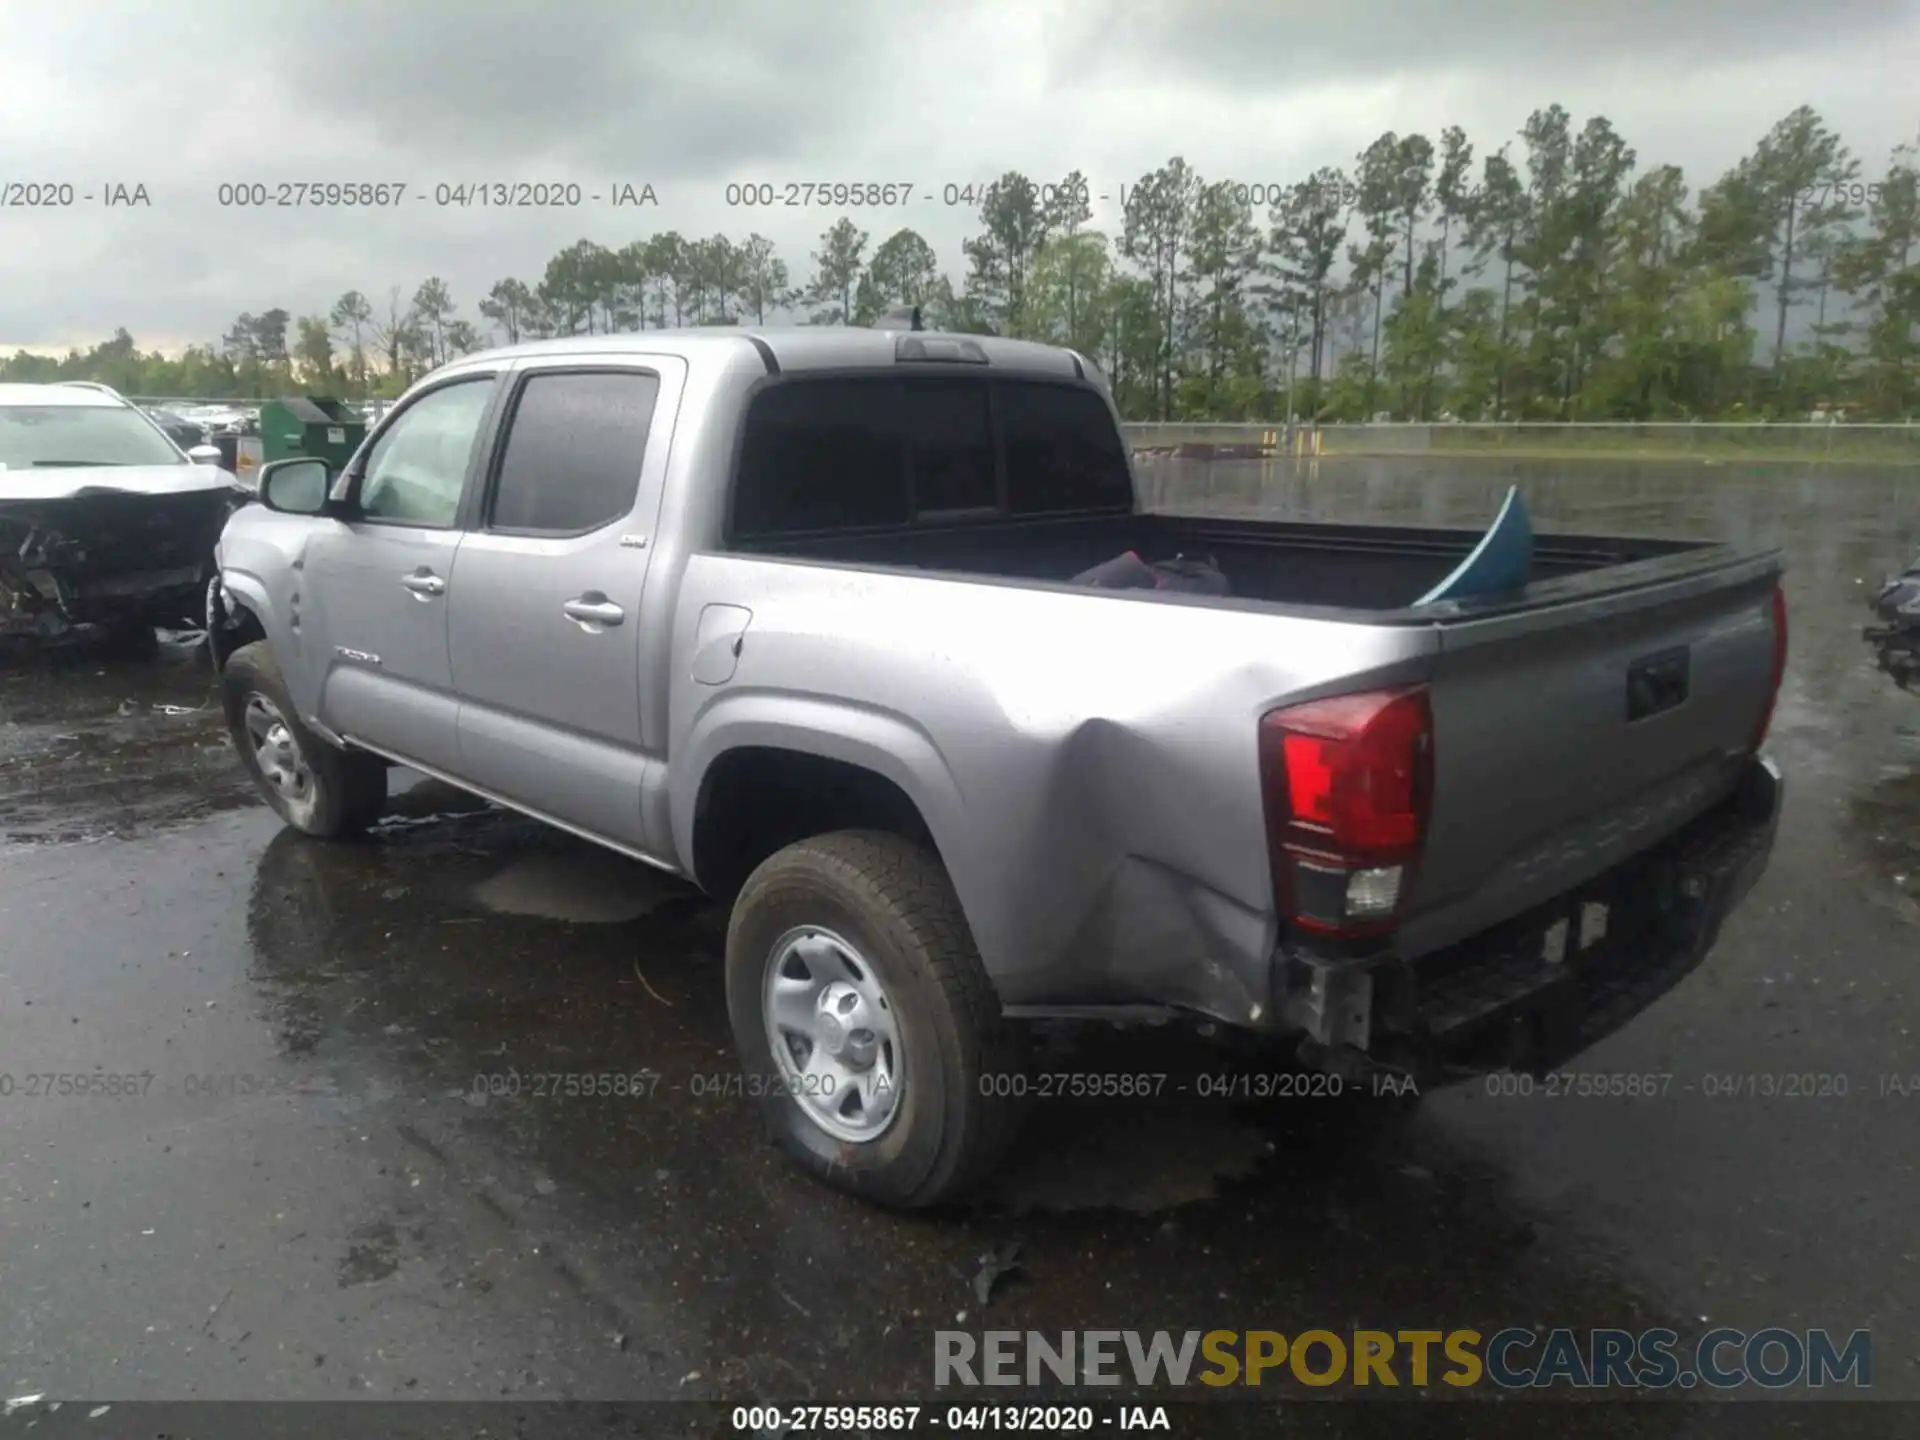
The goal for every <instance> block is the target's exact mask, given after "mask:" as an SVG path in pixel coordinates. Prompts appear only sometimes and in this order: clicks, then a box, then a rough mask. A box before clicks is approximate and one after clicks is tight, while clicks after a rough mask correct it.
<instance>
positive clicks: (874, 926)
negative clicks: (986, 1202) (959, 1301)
mask: <svg viewBox="0 0 1920 1440" xmlns="http://www.w3.org/2000/svg"><path fill="white" fill-rule="evenodd" d="M811 926H817V927H820V928H822V929H825V930H829V931H832V932H834V933H836V934H838V935H840V936H843V937H845V939H846V940H847V941H848V942H850V943H851V944H852V945H853V946H855V947H856V948H857V950H858V951H859V954H860V957H861V959H862V960H864V961H865V963H866V964H868V965H870V966H871V967H872V968H873V970H874V972H875V974H876V976H877V978H878V980H879V982H880V983H881V985H882V986H883V987H884V991H885V994H886V995H887V996H889V997H890V998H891V1001H892V1005H891V1010H892V1017H893V1023H894V1024H895V1025H896V1026H897V1027H898V1030H899V1032H900V1041H901V1048H902V1051H903V1052H904V1057H905V1058H904V1065H903V1070H902V1075H903V1084H902V1087H901V1093H900V1097H899V1100H898V1109H897V1111H896V1112H895V1113H894V1115H893V1118H892V1120H891V1123H890V1124H889V1125H888V1126H887V1128H886V1129H885V1130H884V1131H883V1132H882V1133H880V1134H879V1135H878V1137H877V1138H875V1139H873V1140H869V1141H853V1140H847V1139H842V1138H839V1137H836V1136H834V1135H832V1134H830V1133H829V1132H828V1131H827V1130H826V1129H824V1128H822V1126H821V1125H820V1124H819V1123H818V1122H816V1121H815V1120H814V1119H813V1118H812V1117H811V1116H810V1115H809V1114H808V1113H807V1110H806V1108H805V1107H804V1106H803V1104H802V1103H801V1100H800V1099H798V1098H796V1097H795V1095H794V1094H792V1093H791V1088H792V1087H791V1082H790V1080H789V1082H788V1083H785V1084H783V1083H780V1081H779V1080H777V1079H776V1078H775V1077H779V1076H780V1075H781V1074H782V1070H781V1066H780V1063H779V1062H778V1061H777V1060H776V1059H775V1057H774V1053H773V1043H774V1042H773V1041H772V1040H771V1039H770V1038H769V1035H768V1026H767V1023H766V1019H765V1016H764V1014H763V1008H762V994H763V986H764V984H765V981H766V976H767V971H768V966H769V964H770V962H771V961H772V958H773V956H774V953H775V947H776V945H777V944H778V943H779V942H780V941H781V939H782V937H784V936H787V935H788V934H789V933H790V932H792V931H794V930H795V929H797V928H801V927H811ZM727 1010H728V1015H729V1017H730V1018H731V1020H732V1022H733V1034H734V1042H735V1044H736V1046H737V1047H738V1050H739V1054H740V1063H741V1066H742V1069H743V1070H744V1071H745V1073H746V1075H747V1077H748V1078H749V1082H750V1083H749V1086H748V1093H750V1094H756V1095H758V1097H759V1099H760V1101H761V1105H762V1108H763V1111H764V1113H765V1117H766V1121H767V1124H768V1126H769V1128H770V1129H771V1131H772V1133H773V1138H774V1140H775V1141H776V1143H778V1144H779V1146H780V1147H781V1148H782V1149H783V1150H784V1151H786V1153H787V1154H788V1155H789V1156H790V1157H791V1158H792V1159H793V1160H794V1161H796V1162H797V1163H798V1164H799V1165H800V1167H801V1168H802V1169H804V1170H806V1171H808V1172H809V1173H811V1174H812V1175H814V1176H816V1177H817V1178H819V1179H821V1180H824V1181H825V1182H826V1183H827V1184H829V1185H832V1186H833V1187H835V1188H836V1189H840V1190H845V1191H848V1192H850V1193H852V1194H855V1195H859V1196H862V1197H864V1198H866V1199H868V1200H872V1201H875V1202H877V1203H879V1204H882V1205H887V1206H891V1207H894V1208H898V1209H918V1208H921V1207H924V1206H928V1205H934V1204H938V1203H941V1202H943V1201H948V1200H954V1199H958V1198H960V1197H961V1196H963V1195H964V1194H966V1192H967V1191H968V1190H969V1189H971V1188H972V1187H973V1186H975V1185H977V1184H978V1183H979V1182H980V1181H981V1180H983V1179H984V1178H985V1177H986V1176H987V1175H988V1174H989V1173H990V1172H991V1171H992V1169H993V1168H994V1166H995V1165H996V1164H997V1163H998V1161H999V1160H1000V1157H1001V1155H1002V1154H1003V1153H1004V1152H1005V1150H1006V1147H1007V1145H1008V1144H1009V1142H1010V1141H1011V1140H1012V1139H1013V1136H1014V1133H1015V1131H1016V1130H1017V1128H1018V1123H1019V1110H1020V1108H1021V1107H1020V1102H1019V1101H1018V1100H1016V1099H1014V1098H1012V1097H1011V1096H1007V1095H995V1094H992V1093H988V1092H990V1091H991V1090H993V1089H995V1088H1000V1089H1012V1088H1014V1087H1013V1086H1012V1085H1011V1084H1003V1085H1000V1086H997V1087H996V1086H995V1085H994V1084H993V1083H992V1082H993V1081H994V1080H995V1079H996V1078H998V1077H1012V1076H1015V1075H1018V1074H1024V1069H1023V1066H1022V1061H1021V1058H1020V1052H1019V1045H1018V1041H1017V1037H1016V1035H1015V1033H1014V1031H1013V1030H1012V1028H1011V1027H1010V1026H1009V1025H1008V1024H1007V1023H1006V1021H1005V1020H1004V1019H1003V1018H1002V1017H1001V1014H1000V1004H999V1000H998V998H997V997H996V996H995V994H994V991H993V986H992V984H991V982H990V981H989V980H988V978H987V973H986V971H985V969H984V968H982V966H981V963H980V956H979V952H978V951H977V950H975V948H974V943H973V936H972V933H971V931H969V929H968V928H967V922H966V917H965V916H964V915H963V914H962V913H961V909H960V902H959V899H958V897H956V896H955V894H954V892H953V886H952V883H951V882H950V881H949V880H948V879H947V873H946V870H945V869H944V868H943V867H942V866H941V864H940V862H939V860H938V859H937V858H936V857H935V856H933V855H932V854H930V853H928V851H927V850H925V849H924V848H922V847H921V846H919V845H917V844H915V843H914V842H913V841H911V840H908V839H905V838H903V837H901V836H898V835H891V834H886V833H884V832H880V831H862V830H843V831H838V832H835V833H833V834H829V835H820V836H816V837H814V838H812V839H809V840H802V841H800V842H799V843H797V844H794V845H789V846H787V847H786V848H785V849H784V850H781V851H779V852H778V853H776V854H774V855H773V856H772V857H770V858H769V859H768V860H766V861H765V862H764V863H763V864H762V865H761V866H760V867H759V868H758V869H757V870H755V871H754V872H753V874H752V875H751V876H749V877H748V878H747V882H746V885H745V886H744V887H743V888H742V890H741V891H740V894H739V896H738V898H737V899H736V900H735V902H734V906H733V915H732V919H731V921H730V922H729V924H728V926H727Z"/></svg>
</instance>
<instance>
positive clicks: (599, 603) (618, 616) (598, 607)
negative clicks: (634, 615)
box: [560, 590, 627, 633]
mask: <svg viewBox="0 0 1920 1440" xmlns="http://www.w3.org/2000/svg"><path fill="white" fill-rule="evenodd" d="M560 613H561V614H562V615H565V616H566V617H567V618H568V619H569V620H572V621H574V622H576V623H577V624H578V625H579V626H580V627H581V628H582V629H584V630H587V631H588V632H589V633H591V632H592V631H594V630H596V629H601V628H605V627H607V626H611V625H618V624H619V623H620V622H621V621H622V620H625V619H626V618H627V612H626V611H624V610H622V609H621V608H620V607H619V606H618V605H616V604H614V603H613V602H612V601H611V600H609V599H607V597H606V596H604V595H602V594H601V593H600V592H599V591H597V590H589V591H588V592H587V593H586V594H584V595H578V596H575V597H574V598H573V599H571V600H569V601H567V602H566V603H565V604H563V605H562V606H561V607H560Z"/></svg>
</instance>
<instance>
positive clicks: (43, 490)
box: [0, 465, 240, 506]
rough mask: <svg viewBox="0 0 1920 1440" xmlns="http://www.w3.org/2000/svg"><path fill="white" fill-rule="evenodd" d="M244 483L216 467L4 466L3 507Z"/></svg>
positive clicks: (186, 491)
mask: <svg viewBox="0 0 1920 1440" xmlns="http://www.w3.org/2000/svg"><path fill="white" fill-rule="evenodd" d="M239 484H240V482H239V480H238V479H237V478H235V476H234V475H232V474H231V473H230V472H228V471H226V470H222V469H220V468H219V467H218V466H214V465H93V466H84V467H83V466H73V467H68V466H64V465H62V466H47V467H44V468H39V469H33V470H13V469H8V468H7V467H6V466H4V465H0V506H4V505H6V504H8V503H10V502H13V501H20V500H29V501H31V500H84V499H86V498H87V497H88V496H90V495H192V494H195V493H197V492H199V491H204V490H232V489H234V488H236V487H238V486H239Z"/></svg>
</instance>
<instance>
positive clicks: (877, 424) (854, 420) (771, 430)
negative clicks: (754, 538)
mask: <svg viewBox="0 0 1920 1440" xmlns="http://www.w3.org/2000/svg"><path fill="white" fill-rule="evenodd" d="M900 419H901V416H900V387H899V385H898V384H897V383H896V382H894V381H891V380H878V381H876V380H804V381H793V382H789V383H788V384H785V385H776V386H774V387H773V388H772V389H770V390H766V391H764V392H762V393H761V394H760V395H759V396H757V397H755V399H754V402H753V407H752V409H751V410H750V411H749V412H748V414H747V429H746V436H745V438H744V441H743V443H742V445H741V447H740V469H739V473H738V475H737V476H736V478H735V481H734V500H733V504H734V511H733V525H734V529H735V530H736V531H738V532H739V533H740V534H742V535H783V534H792V533H794V532H797V531H806V530H840V529H856V528H859V527H861V526H867V525H903V524H905V523H906V520H907V471H906V456H905V454H904V452H903V450H902V445H901V425H900Z"/></svg>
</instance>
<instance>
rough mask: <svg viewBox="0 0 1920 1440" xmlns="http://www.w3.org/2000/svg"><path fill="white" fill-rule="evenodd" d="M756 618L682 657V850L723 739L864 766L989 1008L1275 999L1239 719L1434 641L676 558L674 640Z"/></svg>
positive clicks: (677, 799)
mask: <svg viewBox="0 0 1920 1440" xmlns="http://www.w3.org/2000/svg"><path fill="white" fill-rule="evenodd" d="M708 605H733V606H739V607H742V608H744V609H746V610H749V611H751V612H752V620H751V622H750V624H749V626H748V628H747V630H746V631H745V633H744V635H743V636H742V638H741V643H740V652H739V656H738V663H737V666H736V667H735V670H734V673H733V675H732V678H731V679H730V680H728V681H727V682H726V683H724V684H718V685H714V684H703V683H700V682H699V681H697V680H695V679H694V678H693V676H692V674H691V669H692V667H691V664H690V663H678V664H676V665H675V667H674V672H673V679H672V683H671V687H670V689H671V693H670V707H671V716H670V721H669V731H670V733H671V735H672V736H673V737H674V743H673V747H672V749H673V753H674V762H673V764H672V766H671V779H670V782H669V783H670V792H671V793H670V797H669V808H670V813H671V826H672V833H673V842H674V849H675V850H676V851H677V853H678V854H679V855H681V856H682V857H686V856H690V855H691V854H692V853H693V840H692V827H693V815H694V807H695V801H696V799H697V797H698V795H699V790H700V784H701V779H702V776H703V775H704V774H705V773H706V771H707V769H708V767H709V766H710V765H712V763H713V762H714V761H715V760H716V759H717V758H719V756H721V755H722V754H724V753H725V752H726V751H728V750H729V749H731V748H733V747H735V746H740V745H757V746H777V747H784V748H789V749H793V750H797V751H801V752H805V753H810V754H818V755H824V756H828V757H831V758H835V759H841V760H845V761H849V762H852V763H855V764H861V765H865V766H867V767H868V768H870V769H873V770H875V771H877V772H879V773H880V774H882V775H885V776H886V777H887V778H889V779H891V780H893V781H894V782H895V783H896V784H897V785H899V786H900V788H901V789H902V790H904V791H905V792H906V794H907V795H908V796H909V797H910V798H911V799H912V800H913V801H914V803H915V804H916V805H917V806H918V807H919V809H920V813H921V815H922V818H923V819H924V820H925V821H926V823H927V826H928V829H929V831H930V832H931V834H932V836H933V839H934V842H935V844H936V845H937V846H938V848H939V850H940V854H941V858H942V860H943V861H944V863H945V865H946V867H947V870H948V873H949V874H950V875H951V877H952V880H953V883H954V887H955V889H956V891H957V892H958V894H959V898H960V900H961V903H962V905H963V906H964V907H965V910H966V914H967V918H968V921H969V923H970V925H971V926H972V929H973V934H974V938H975V941H976V943H977V944H978V946H979V948H980V953H981V957H982V959H983V961H984V962H985V964H986V966H987V969H988V971H989V973H990V974H991V975H992V976H993V978H994V980H995V983H996V985H997V986H998V988H999V991H1000V995H1001V999H1002V1002H1003V1003H1005V1004H1008V1005H1021V1004H1041V1003H1044V1004H1067V1003H1078V1004H1093V1003H1120V1002H1125V1001H1129V1000H1137V999H1140V998H1142V997H1143V996H1153V997H1156V998H1158V999H1160V1000H1161V1001H1163V1002H1166V1003H1176V1004H1186V1005H1191V1006H1192V1007H1193V1008H1195V1009H1198V1010H1201V1011H1204V1012H1207V1013H1211V1014H1216V1015H1219V1016H1220V1017H1221V1018H1223V1019H1229V1020H1232V1021H1234V1022H1236V1023H1241V1024H1245V1023H1251V1022H1257V1021H1258V1020H1259V1019H1260V1018H1261V1015H1262V1013H1263V1011H1264V1009H1265V1007H1266V1006H1267V1004H1268V994H1267V983H1268V982H1267V959H1268V956H1269V954H1270V951H1271V947H1272V943H1273V939H1274V933H1273V900H1272V893H1271V881H1270V877H1269V870H1268V861H1267V846H1266V838H1265V827H1264V818H1263V814H1262V807H1261V798H1260V791H1259V784H1258V760H1257V754H1256V745H1255V737H1256V729H1257V722H1258V719H1259V717H1260V715H1261V714H1262V713H1264V712H1265V711H1266V710H1268V709H1270V708H1272V707H1273V706H1274V705H1275V704H1278V703H1282V702H1284V701H1286V700H1288V699H1292V698H1308V697H1310V696H1311V695H1313V694H1316V693H1325V692H1327V691H1330V690H1336V689H1347V688H1354V687H1356V686H1363V685H1367V684H1371V683H1376V682H1377V683H1381V684H1388V683H1402V682H1406V681H1411V680H1415V679H1419V678H1422V676H1423V674H1424V671H1425V667H1426V664H1427V660H1428V657H1429V655H1430V652H1431V649H1432V646H1433V632H1432V631H1431V630H1430V629H1429V628H1427V627H1420V626H1409V627H1378V626H1366V625H1357V624H1346V623H1340V622H1337V621H1330V620H1312V619H1301V618H1294V617H1280V616H1274V615H1271V614H1262V613H1257V612H1252V611H1232V610H1227V611H1223V610H1220V609H1218V608H1211V607H1208V606H1205V605H1203V604H1188V603H1184V602H1183V601H1182V600H1180V599H1157V600H1156V599H1145V598H1138V599H1136V598H1130V597H1126V596H1123V595H1116V594H1099V595H1095V594H1076V593H1072V592H1070V591H1056V590H1046V589H1034V588H1028V587H1023V586H1017V585H1011V584H999V583H994V582H973V581H968V580H963V579H957V578H949V577H937V576H932V575H904V574H899V573H894V572H887V571H879V570H858V569H852V568H845V567H835V566H827V565H820V564H813V563H808V562H798V561H782V560H769V559H761V558H749V557H744V556H737V555H726V554H696V555H693V556H691V557H690V558H689V560H688V562H687V564H686V567H685V570H684V573H683V576H682V580H681V583H680V593H679V596H678V602H677V614H676V621H675V640H674V651H675V654H676V655H677V656H680V657H683V659H684V658H685V657H690V656H691V654H692V650H693V646H694V642H695V638H696V634H697V628H698V624H699V616H700V614H701V612H702V611H703V610H704V609H705V607H707V606H708Z"/></svg>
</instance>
